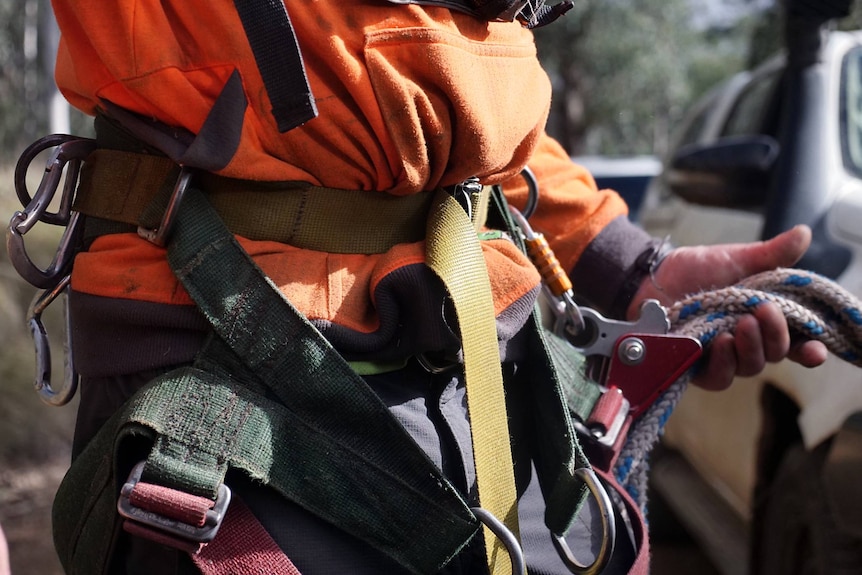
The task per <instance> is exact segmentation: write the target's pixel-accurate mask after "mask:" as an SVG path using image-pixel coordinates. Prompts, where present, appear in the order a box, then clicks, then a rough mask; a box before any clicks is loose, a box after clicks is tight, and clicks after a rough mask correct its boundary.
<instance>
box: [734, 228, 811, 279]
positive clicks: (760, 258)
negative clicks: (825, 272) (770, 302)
mask: <svg viewBox="0 0 862 575" xmlns="http://www.w3.org/2000/svg"><path fill="white" fill-rule="evenodd" d="M810 245H811V228H809V227H808V226H806V225H798V226H795V227H793V228H791V229H789V230H787V231H786V232H783V233H781V234H779V235H777V236H775V237H774V238H771V239H769V240H766V241H762V242H753V243H748V244H727V245H725V246H723V247H724V249H725V250H726V254H727V257H728V258H729V259H730V260H731V261H733V262H734V263H735V266H734V267H735V268H736V270H737V272H738V273H739V278H738V279H742V278H744V277H746V276H750V275H753V274H756V273H760V272H763V271H768V270H771V269H775V268H779V267H790V266H792V265H793V264H795V263H796V262H798V261H799V258H801V257H802V256H803V254H805V251H806V250H807V249H808V246H810Z"/></svg>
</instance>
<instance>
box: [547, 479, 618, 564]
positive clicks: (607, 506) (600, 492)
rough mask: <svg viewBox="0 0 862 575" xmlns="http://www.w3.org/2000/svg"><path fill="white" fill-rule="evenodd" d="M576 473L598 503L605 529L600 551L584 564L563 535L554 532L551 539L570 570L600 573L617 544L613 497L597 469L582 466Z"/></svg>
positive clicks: (603, 529) (603, 528)
mask: <svg viewBox="0 0 862 575" xmlns="http://www.w3.org/2000/svg"><path fill="white" fill-rule="evenodd" d="M575 475H576V476H578V477H580V478H581V480H582V481H583V482H584V483H585V484H586V486H587V489H589V490H590V493H591V494H592V495H593V497H594V498H595V499H596V502H597V503H598V506H599V517H600V519H601V524H602V531H603V534H602V544H601V547H599V552H598V553H597V554H596V558H595V559H593V562H592V563H590V564H589V565H584V564H583V563H581V562H580V561H578V560H577V559H576V558H575V556H574V554H573V553H572V550H571V549H570V548H569V544H568V543H566V539H565V537H564V536H563V535H557V534H556V533H553V532H552V533H551V539H552V540H553V542H554V547H555V548H556V550H557V553H558V554H559V556H560V559H561V560H562V561H563V563H565V565H566V567H567V568H568V570H569V571H571V572H572V573H574V574H575V575H599V574H600V573H601V572H602V571H603V570H604V568H605V567H606V566H607V564H608V561H609V560H610V558H611V555H613V552H614V545H615V544H616V539H617V527H616V519H615V517H614V510H613V506H612V505H611V498H610V497H609V496H608V492H607V491H605V488H604V486H603V485H602V484H601V482H600V481H599V478H598V477H597V476H596V472H595V471H593V470H592V469H589V468H586V467H582V468H580V469H576V470H575Z"/></svg>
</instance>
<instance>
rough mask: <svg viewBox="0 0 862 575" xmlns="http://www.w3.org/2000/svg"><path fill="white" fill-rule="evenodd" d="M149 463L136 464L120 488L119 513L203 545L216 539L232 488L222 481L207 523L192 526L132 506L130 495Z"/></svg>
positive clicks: (208, 513) (206, 520)
mask: <svg viewBox="0 0 862 575" xmlns="http://www.w3.org/2000/svg"><path fill="white" fill-rule="evenodd" d="M145 464H146V462H145V461H141V462H140V463H138V464H136V465H135V466H134V467H133V468H132V472H131V473H130V474H129V478H128V480H127V481H126V483H125V484H124V485H123V488H122V490H121V491H120V498H119V499H118V500H117V511H118V512H119V514H120V515H121V516H122V517H124V518H125V519H127V520H129V521H133V522H135V523H139V524H141V525H144V526H146V527H149V528H152V529H155V530H156V531H161V532H164V533H167V534H169V535H172V536H174V537H177V538H179V539H181V540H185V541H192V542H195V543H202V544H205V543H209V542H210V541H212V540H213V538H214V537H215V536H216V533H217V532H218V530H219V527H221V524H222V521H223V520H224V516H225V512H226V511H227V507H228V505H230V499H231V491H230V488H229V487H228V486H227V485H225V484H224V483H222V484H220V485H219V486H218V493H217V495H216V499H215V502H214V504H213V507H212V509H210V510H208V511H207V512H206V519H205V521H204V524H203V525H202V526H197V525H189V524H187V523H182V522H180V521H177V520H176V519H171V518H170V517H165V516H164V515H159V514H158V513H154V512H152V511H147V510H146V509H141V508H140V507H136V506H134V505H132V503H131V501H130V499H129V496H130V495H131V493H132V490H133V489H134V488H135V485H136V484H137V483H138V482H139V481H140V480H141V474H142V473H143V471H144V465H145ZM180 493H182V492H180Z"/></svg>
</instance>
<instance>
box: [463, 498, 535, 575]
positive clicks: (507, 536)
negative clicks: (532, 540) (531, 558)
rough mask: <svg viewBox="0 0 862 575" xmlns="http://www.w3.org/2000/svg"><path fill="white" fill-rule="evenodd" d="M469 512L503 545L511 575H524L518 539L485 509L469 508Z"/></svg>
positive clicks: (525, 565) (522, 554)
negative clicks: (510, 566)
mask: <svg viewBox="0 0 862 575" xmlns="http://www.w3.org/2000/svg"><path fill="white" fill-rule="evenodd" d="M470 511H472V512H473V515H475V516H476V518H477V519H479V521H481V522H482V523H483V524H484V525H485V526H486V527H487V528H488V529H490V530H491V533H493V534H494V535H495V536H496V537H497V539H499V540H500V542H501V543H503V546H504V547H505V548H506V551H507V552H508V553H509V559H510V560H511V561H512V575H526V573H527V562H526V560H525V559H524V550H523V549H521V544H520V543H518V538H517V537H515V534H514V533H512V532H511V531H510V530H509V528H508V527H506V525H505V524H504V523H503V522H502V521H500V520H499V519H497V518H496V517H494V514H493V513H491V512H490V511H488V510H487V509H482V508H481V507H471V508H470Z"/></svg>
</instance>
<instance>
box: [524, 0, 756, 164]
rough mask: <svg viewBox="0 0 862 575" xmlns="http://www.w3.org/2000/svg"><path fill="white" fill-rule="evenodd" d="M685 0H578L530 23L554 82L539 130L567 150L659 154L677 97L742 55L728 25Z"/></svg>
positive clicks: (737, 35) (686, 97) (736, 33)
mask: <svg viewBox="0 0 862 575" xmlns="http://www.w3.org/2000/svg"><path fill="white" fill-rule="evenodd" d="M698 6H699V4H698V2H693V1H692V0H639V1H638V2H633V1H631V0H602V1H587V0H583V1H581V2H579V3H578V4H576V6H575V8H574V9H573V10H572V11H571V12H570V13H569V15H567V16H566V17H565V18H562V19H561V20H558V21H557V22H555V23H554V24H553V25H551V26H548V27H547V28H542V29H539V30H537V32H536V41H537V45H538V49H539V57H540V58H541V59H542V61H543V63H544V65H545V67H546V69H547V70H548V72H549V74H550V75H551V78H552V81H553V82H554V102H553V107H552V116H551V119H550V121H549V124H548V130H549V132H550V133H551V134H552V135H554V136H555V137H556V138H558V139H559V140H560V142H561V143H562V144H563V145H564V147H566V149H567V150H568V151H569V152H570V153H571V154H573V155H575V154H585V153H601V154H635V153H653V154H658V155H661V154H663V153H664V152H665V151H666V150H667V147H668V145H669V141H670V134H671V133H672V132H673V127H674V125H675V124H676V123H677V122H678V121H679V120H680V119H681V117H682V114H683V113H684V111H685V109H686V106H687V104H688V103H689V102H691V101H692V100H693V99H694V98H696V97H697V96H699V95H700V94H702V93H703V92H704V91H705V90H706V89H708V88H709V87H710V86H712V85H713V84H715V83H716V82H717V81H718V80H720V79H721V78H723V77H725V76H727V75H728V74H730V73H732V72H734V71H736V70H738V69H740V68H741V67H742V66H743V64H744V57H745V47H746V46H747V41H746V37H745V32H744V31H742V30H739V29H738V28H737V27H736V26H725V27H723V28H718V27H704V26H703V25H701V26H696V25H695V24H694V22H695V18H694V17H695V16H696V15H697V14H695V10H696V9H697V7H698Z"/></svg>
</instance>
